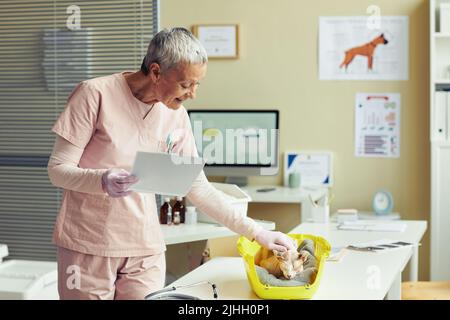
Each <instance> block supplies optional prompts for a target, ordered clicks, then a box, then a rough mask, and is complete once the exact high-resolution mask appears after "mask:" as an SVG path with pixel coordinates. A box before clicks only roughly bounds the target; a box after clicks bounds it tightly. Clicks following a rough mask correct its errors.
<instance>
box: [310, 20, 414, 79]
mask: <svg viewBox="0 0 450 320" xmlns="http://www.w3.org/2000/svg"><path fill="white" fill-rule="evenodd" d="M378 21H379V22H378V23H377V24H375V25H374V24H371V23H370V18H369V17H367V16H361V17H359V16H358V17H320V20H319V28H320V29H319V79H320V80H408V45H409V38H408V37H409V36H408V24H409V20H408V17H407V16H386V17H383V16H380V17H379V20H378Z"/></svg>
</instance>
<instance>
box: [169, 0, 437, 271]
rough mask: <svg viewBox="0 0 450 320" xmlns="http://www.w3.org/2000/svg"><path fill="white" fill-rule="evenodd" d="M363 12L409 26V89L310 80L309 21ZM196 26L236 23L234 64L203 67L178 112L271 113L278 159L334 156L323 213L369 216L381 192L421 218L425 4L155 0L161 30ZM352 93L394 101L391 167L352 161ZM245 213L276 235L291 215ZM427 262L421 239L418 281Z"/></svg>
mask: <svg viewBox="0 0 450 320" xmlns="http://www.w3.org/2000/svg"><path fill="white" fill-rule="evenodd" d="M372 4H377V5H379V6H380V7H381V10H382V14H383V15H407V16H409V18H410V29H409V31H410V48H409V52H410V56H409V72H410V79H409V81H341V82H338V81H319V80H318V61H317V46H318V17H319V16H340V15H365V14H366V8H367V7H368V6H369V5H372ZM201 23H238V24H239V26H240V29H241V34H240V49H241V52H240V59H238V60H231V61H230V60H219V61H218V60H214V61H210V63H209V67H208V75H207V77H206V79H205V80H204V81H203V82H202V84H201V87H200V88H199V91H198V97H197V99H196V100H195V101H191V102H189V103H187V106H188V107H194V106H195V107H205V108H214V107H230V108H232V107H242V106H244V107H254V108H260V107H264V106H267V107H271V108H273V107H276V108H278V109H279V110H280V117H281V119H280V129H281V152H282V153H283V152H284V151H285V150H305V149H309V150H331V151H333V152H334V154H335V181H336V183H335V187H334V188H333V190H332V192H333V193H335V195H336V199H335V202H334V204H333V207H332V211H333V210H336V209H337V208H342V207H355V208H358V209H360V210H370V207H371V199H372V195H373V193H374V192H375V191H376V190H378V189H380V188H385V189H388V190H390V191H391V192H392V193H393V196H394V199H395V210H396V211H398V212H400V213H401V215H402V217H403V218H405V219H425V220H428V219H429V201H430V200H429V190H430V186H429V148H428V131H429V127H428V119H429V118H428V112H427V110H428V108H429V106H428V95H429V90H428V79H429V72H428V48H429V46H428V23H429V19H428V1H426V0H395V1H392V0H379V1H377V2H376V3H374V2H373V1H372V0H342V1H332V0H315V1H306V0H305V1H303V0H279V1H273V0H190V1H182V0H161V26H162V27H172V26H185V27H188V28H190V27H191V26H192V25H194V24H201ZM357 92H400V93H401V97H402V118H401V157H400V158H399V159H365V158H356V157H355V156H354V147H353V143H354V142H353V141H354V140H353V130H354V99H355V93H357ZM282 153H281V156H282V155H283V154H282ZM280 159H281V158H280ZM281 169H282V168H281ZM250 182H251V183H278V184H281V183H282V175H281V174H279V175H278V176H275V177H269V178H268V177H265V178H261V177H254V178H251V180H250ZM250 209H251V213H250V214H251V215H252V216H257V217H260V216H259V215H258V214H259V212H262V211H264V212H263V213H262V215H263V216H264V218H271V219H272V220H275V221H276V222H277V223H278V226H279V227H280V230H282V231H287V228H288V227H290V226H291V225H292V224H295V223H297V222H298V221H297V219H298V209H297V207H295V206H292V205H288V206H270V207H269V208H268V209H267V207H264V208H263V207H262V206H261V205H252V206H251V208H250ZM267 210H269V211H267ZM283 229H284V230H283ZM428 255H429V241H428V234H427V237H426V239H424V242H423V247H422V249H421V256H420V258H421V266H420V267H421V270H420V277H421V278H422V279H426V278H428V272H429V267H428V264H429V259H428Z"/></svg>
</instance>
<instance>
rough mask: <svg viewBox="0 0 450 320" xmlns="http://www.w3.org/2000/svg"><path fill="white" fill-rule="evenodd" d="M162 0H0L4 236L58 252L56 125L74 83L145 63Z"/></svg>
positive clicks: (0, 216) (23, 246) (0, 235)
mask: <svg viewBox="0 0 450 320" xmlns="http://www.w3.org/2000/svg"><path fill="white" fill-rule="evenodd" d="M158 10H159V1H158V0H146V1H144V0H120V1H119V0H94V1H91V0H89V1H86V0H81V1H76V2H74V1H66V0H53V1H49V0H42V1H41V0H28V1H26V0H23V1H22V0H2V1H0V243H5V244H7V245H8V247H9V251H10V256H9V258H14V259H33V260H54V259H55V247H54V245H53V244H52V243H51V236H52V232H53V226H54V222H55V219H56V215H57V212H58V210H59V205H60V198H61V194H62V190H58V189H57V188H55V187H53V186H52V185H51V184H50V182H49V179H48V176H47V168H46V166H47V162H48V158H49V155H50V153H51V150H52V147H53V142H54V134H53V133H52V132H51V127H52V125H53V123H54V122H55V121H56V119H57V117H58V115H59V114H60V112H61V111H62V110H63V109H64V107H65V102H66V100H67V96H68V94H69V93H70V92H71V90H72V89H73V88H74V87H75V85H76V84H77V83H78V82H80V81H82V80H86V79H89V78H94V77H99V76H103V75H108V74H112V73H116V72H120V71H123V70H136V69H138V68H139V67H140V65H141V62H142V59H143V57H144V55H145V52H146V49H147V46H148V43H149V41H150V39H151V38H152V37H153V35H154V34H155V33H156V32H157V30H158V19H159V18H158V17H159V15H158Z"/></svg>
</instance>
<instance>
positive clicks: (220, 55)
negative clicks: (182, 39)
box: [192, 24, 239, 59]
mask: <svg viewBox="0 0 450 320" xmlns="http://www.w3.org/2000/svg"><path fill="white" fill-rule="evenodd" d="M192 33H193V34H194V35H195V36H196V37H197V38H198V39H199V40H200V42H201V43H202V44H203V46H204V47H205V49H206V53H207V54H208V58H209V59H237V58H239V26H238V25H237V24H220V25H219V24H211V25H209V24H208V25H206V24H199V25H195V26H193V27H192Z"/></svg>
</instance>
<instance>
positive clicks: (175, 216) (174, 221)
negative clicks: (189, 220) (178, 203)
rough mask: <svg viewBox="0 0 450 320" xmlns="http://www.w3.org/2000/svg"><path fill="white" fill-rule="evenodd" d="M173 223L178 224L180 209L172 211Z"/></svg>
mask: <svg viewBox="0 0 450 320" xmlns="http://www.w3.org/2000/svg"><path fill="white" fill-rule="evenodd" d="M173 224H175V225H178V224H180V211H174V212H173Z"/></svg>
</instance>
